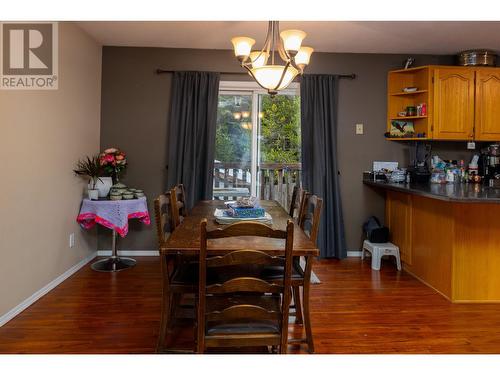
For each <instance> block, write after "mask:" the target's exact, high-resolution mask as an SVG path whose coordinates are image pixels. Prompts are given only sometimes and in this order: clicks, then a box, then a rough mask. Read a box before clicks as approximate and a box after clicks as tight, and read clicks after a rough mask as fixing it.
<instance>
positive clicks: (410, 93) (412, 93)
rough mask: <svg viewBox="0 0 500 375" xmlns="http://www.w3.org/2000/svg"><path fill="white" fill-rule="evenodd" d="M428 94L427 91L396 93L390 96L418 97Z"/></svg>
mask: <svg viewBox="0 0 500 375" xmlns="http://www.w3.org/2000/svg"><path fill="white" fill-rule="evenodd" d="M425 92H427V90H417V91H412V92H394V93H392V94H389V95H391V96H401V95H416V94H423V93H425Z"/></svg>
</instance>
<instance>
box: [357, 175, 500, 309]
mask: <svg viewBox="0 0 500 375" xmlns="http://www.w3.org/2000/svg"><path fill="white" fill-rule="evenodd" d="M363 183H364V184H366V185H367V186H370V187H373V188H375V189H378V190H383V191H384V192H385V196H386V201H385V225H386V226H387V227H388V228H389V229H390V233H391V242H392V243H394V244H396V245H397V246H399V250H400V253H401V260H402V261H403V268H404V270H405V271H407V272H409V273H410V274H412V275H414V276H415V277H416V278H418V279H419V280H421V281H422V282H424V283H425V284H427V285H428V286H430V287H431V288H433V289H435V290H436V291H438V292H439V293H441V294H442V295H443V296H445V297H446V298H447V299H449V300H450V301H452V302H461V303H470V302H496V303H500V272H499V266H500V246H499V241H498V239H499V238H500V220H499V218H500V204H499V203H500V189H497V188H490V187H487V186H484V185H482V184H446V185H441V184H431V183H427V184H417V183H410V184H406V183H402V184H398V183H388V182H375V181H372V180H363Z"/></svg>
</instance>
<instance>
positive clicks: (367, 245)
mask: <svg viewBox="0 0 500 375" xmlns="http://www.w3.org/2000/svg"><path fill="white" fill-rule="evenodd" d="M365 251H368V252H369V253H370V254H371V256H372V269H373V270H376V271H378V270H380V260H381V259H382V256H384V255H393V256H395V257H396V264H397V266H398V271H401V259H400V257H399V247H397V246H396V245H394V244H393V243H390V242H385V243H373V242H370V241H368V240H365V241H364V242H363V249H362V250H361V260H364V259H365Z"/></svg>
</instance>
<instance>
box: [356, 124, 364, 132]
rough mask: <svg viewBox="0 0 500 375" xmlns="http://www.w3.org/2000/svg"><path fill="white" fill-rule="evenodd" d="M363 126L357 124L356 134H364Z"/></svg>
mask: <svg viewBox="0 0 500 375" xmlns="http://www.w3.org/2000/svg"><path fill="white" fill-rule="evenodd" d="M363 133H364V130H363V124H356V134H363Z"/></svg>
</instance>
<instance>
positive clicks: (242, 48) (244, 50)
mask: <svg viewBox="0 0 500 375" xmlns="http://www.w3.org/2000/svg"><path fill="white" fill-rule="evenodd" d="M231 43H233V48H234V55H235V56H236V57H242V56H243V57H248V56H249V55H250V51H251V50H252V46H253V45H254V44H255V40H254V39H252V38H247V37H246V36H237V37H235V38H233V39H231Z"/></svg>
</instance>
